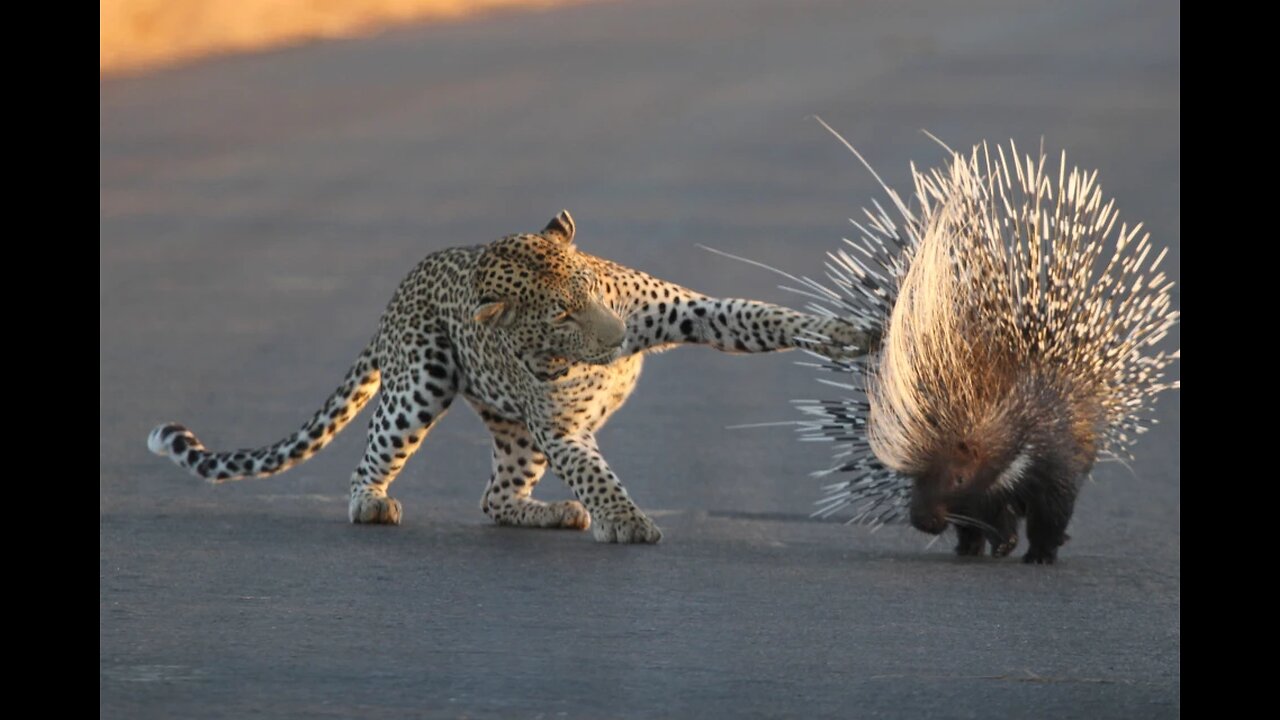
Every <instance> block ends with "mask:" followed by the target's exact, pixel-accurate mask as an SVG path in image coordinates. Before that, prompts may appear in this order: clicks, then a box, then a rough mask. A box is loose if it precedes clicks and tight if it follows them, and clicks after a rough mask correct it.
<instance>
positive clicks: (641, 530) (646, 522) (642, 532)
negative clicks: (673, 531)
mask: <svg viewBox="0 0 1280 720" xmlns="http://www.w3.org/2000/svg"><path fill="white" fill-rule="evenodd" d="M591 532H592V533H593V534H594V535H595V537H596V542H602V543H619V544H623V543H649V544H653V543H656V542H658V541H659V540H661V539H662V531H661V530H659V529H658V526H657V525H654V524H653V521H652V520H650V519H649V518H648V517H646V516H645V514H644V513H642V512H640V511H639V510H635V511H632V512H630V513H627V514H625V515H620V516H616V517H611V518H606V517H601V516H600V515H596V516H595V517H593V518H592V525H591Z"/></svg>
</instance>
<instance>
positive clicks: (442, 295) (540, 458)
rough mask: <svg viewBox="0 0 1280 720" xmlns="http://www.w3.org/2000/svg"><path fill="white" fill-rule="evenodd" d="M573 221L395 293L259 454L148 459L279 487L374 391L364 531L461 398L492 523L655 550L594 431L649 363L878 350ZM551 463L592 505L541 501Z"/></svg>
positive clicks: (358, 486)
mask: <svg viewBox="0 0 1280 720" xmlns="http://www.w3.org/2000/svg"><path fill="white" fill-rule="evenodd" d="M574 234H575V228H574V223H573V218H572V217H571V216H570V215H569V213H568V212H567V211H564V212H561V213H560V214H559V215H557V216H556V217H555V218H553V219H552V221H551V222H550V223H549V224H548V225H547V227H546V228H545V229H544V230H543V231H542V232H541V233H537V234H516V235H509V236H507V237H505V238H502V239H501V240H498V241H496V242H494V243H491V244H488V245H481V246H476V247H467V248H453V249H449V250H443V251H440V252H437V253H434V254H432V255H429V256H428V257H427V258H426V259H424V260H423V261H422V262H421V263H420V264H419V265H418V266H417V267H416V268H415V269H414V270H413V272H411V273H410V274H409V276H408V277H407V278H406V279H405V280H404V281H403V282H402V283H401V285H400V287H399V289H397V290H396V293H395V295H394V296H393V297H392V299H391V302H390V304H389V305H388V307H387V310H386V312H385V313H384V314H383V316H382V319H381V321H380V323H379V325H378V330H377V332H376V333H375V334H374V336H373V339H372V341H371V342H370V343H369V345H368V347H366V348H365V349H364V351H363V352H361V353H360V356H359V357H358V358H357V359H356V361H355V363H354V364H353V365H352V367H351V369H350V370H349V371H348V372H347V375H346V377H345V378H344V379H343V382H342V384H341V385H339V386H338V389H337V390H335V391H334V393H333V394H332V395H330V396H329V398H328V399H327V400H325V402H324V405H323V406H322V407H321V408H320V409H319V410H318V411H316V413H315V414H314V415H312V416H311V418H310V419H309V420H308V421H307V422H306V423H305V424H303V426H302V427H301V428H299V429H298V431H297V432H295V433H293V434H291V435H289V436H287V437H285V438H284V439H283V440H280V441H279V442H276V443H275V444H272V445H268V446H266V447H262V448H258V449H254V450H240V451H235V452H224V453H218V452H213V451H211V450H209V449H207V448H205V447H204V445H202V444H201V443H200V441H199V440H198V439H197V438H196V437H195V435H194V434H192V433H191V432H190V431H189V430H187V429H186V428H185V427H183V426H181V425H178V424H165V425H161V426H159V427H157V428H156V429H155V430H153V431H152V432H151V435H150V437H149V438H148V446H149V447H150V449H151V451H152V452H154V453H156V454H158V455H163V456H167V457H169V458H170V459H171V460H172V461H173V462H175V463H177V464H178V465H180V466H182V467H183V468H186V469H187V470H189V471H191V472H192V473H194V474H195V475H197V476H199V477H202V478H206V479H209V480H211V481H213V482H222V481H227V480H240V479H243V478H248V477H267V476H269V475H275V474H277V473H280V472H283V471H285V470H287V469H289V468H290V467H293V466H294V465H297V464H298V463H301V462H304V461H306V460H307V459H308V458H310V457H311V456H312V455H314V454H316V453H317V452H319V451H320V450H321V449H323V448H324V446H325V445H326V444H328V443H329V441H330V440H332V439H333V437H334V436H335V435H336V434H337V433H338V432H339V431H341V430H342V428H343V427H344V426H345V425H346V424H347V423H349V422H350V421H351V420H352V418H354V417H355V416H356V414H357V413H359V412H360V410H361V408H363V407H364V405H365V404H366V403H368V402H369V401H370V400H371V399H372V398H373V397H374V395H375V394H376V393H378V392H379V391H381V396H380V398H379V401H378V403H377V407H376V409H375V410H374V415H373V419H372V421H371V422H370V424H369V434H368V441H367V444H366V448H365V452H364V456H363V457H362V458H361V460H360V463H359V465H357V467H356V469H355V472H354V473H353V474H352V476H351V501H350V506H349V517H350V520H351V522H353V523H389V524H398V523H399V522H400V520H401V506H400V503H399V501H397V500H395V499H393V498H391V497H389V496H388V495H387V488H388V487H389V486H390V484H391V482H392V481H393V480H394V479H395V478H396V475H397V474H399V472H400V470H401V469H402V468H403V467H404V464H405V462H407V461H408V459H409V457H410V456H412V455H413V453H414V451H415V450H416V449H417V448H418V446H419V445H420V444H421V443H422V440H423V438H425V437H426V435H427V433H428V432H429V431H430V430H431V427H432V426H433V425H434V424H435V423H436V422H437V421H438V420H439V419H440V417H441V416H443V415H444V414H445V412H446V411H447V410H448V409H449V406H450V404H451V403H452V402H453V400H454V399H455V398H456V397H458V396H459V395H460V396H462V397H463V398H464V399H466V401H467V402H468V403H469V404H470V405H471V406H472V407H473V408H474V409H475V410H476V411H477V412H478V413H479V415H480V417H481V419H483V420H484V422H485V424H486V425H487V426H488V428H489V431H490V433H491V434H492V435H493V471H492V474H491V475H490V478H489V482H488V485H487V487H486V488H485V491H484V495H483V497H482V499H481V508H482V509H483V511H484V512H485V514H486V515H488V516H489V517H490V518H492V519H493V520H494V521H495V522H497V523H499V524H503V525H518V526H531V527H566V528H577V529H585V528H587V527H591V528H592V530H593V532H594V535H595V538H596V539H597V540H599V541H601V542H618V543H654V542H657V541H658V540H659V539H660V538H661V537H662V533H661V531H660V530H659V529H658V527H657V526H656V525H654V523H653V522H652V521H651V520H650V519H649V518H648V517H647V516H646V515H645V514H644V513H643V512H642V511H641V510H640V508H639V507H637V506H636V504H635V502H633V501H632V499H631V498H630V496H629V495H628V494H627V491H626V489H625V488H623V486H622V483H621V482H619V480H618V477H617V475H615V474H614V473H613V471H612V470H610V469H609V465H608V463H606V462H605V459H604V457H603V456H602V455H601V454H600V450H599V448H598V447H597V445H596V439H595V433H596V432H597V431H598V430H599V429H600V428H601V427H602V426H603V425H604V423H605V421H607V420H608V419H609V416H610V415H612V414H613V412H614V411H616V410H617V409H618V408H619V407H621V406H622V404H623V402H625V401H626V399H627V397H628V396H629V395H630V394H631V391H632V389H633V388H634V387H635V384H636V381H637V380H638V378H639V377H640V368H641V364H642V363H643V360H644V354H645V353H646V352H650V351H655V350H661V349H665V348H668V347H671V346H674V345H678V344H686V343H696V344H704V345H710V346H711V347H714V348H716V349H718V350H723V351H726V352H769V351H774V350H783V349H788V348H792V347H796V346H798V345H802V344H803V345H806V346H808V347H810V348H812V349H814V350H816V351H819V352H822V353H824V354H826V355H828V356H832V357H837V358H848V357H853V356H857V355H860V354H862V353H863V352H865V348H866V347H867V345H868V344H869V343H870V342H872V341H873V340H874V338H872V337H869V336H868V335H867V334H866V333H864V332H862V331H859V330H857V329H856V328H855V327H854V326H853V325H852V324H850V323H849V322H847V321H845V320H840V319H834V318H825V317H817V316H812V315H805V314H802V313H797V312H794V311H792V310H788V309H786V308H782V307H778V306H775V305H770V304H767V303H762V302H756V301H753V300H722V299H716V298H711V297H707V296H706V295H702V294H700V293H697V292H694V291H692V290H688V289H686V288H683V287H680V286H678V285H674V284H672V283H668V282H664V281H662V280H658V279H657V278H654V277H651V276H649V275H646V274H645V273H643V272H640V271H638V270H632V269H630V268H626V267H623V266H621V265H618V264H616V263H613V262H610V261H608V260H604V259H601V258H597V257H593V256H591V255H587V254H586V253H583V252H581V251H579V250H578V249H577V248H576V247H575V246H574V245H573V239H574ZM548 467H551V468H552V469H554V470H555V471H556V473H557V474H558V475H559V476H560V477H561V478H563V479H564V481H565V482H566V483H567V484H568V486H569V487H570V488H571V489H572V490H573V492H574V495H575V496H576V497H577V500H569V501H564V502H557V503H544V502H541V501H539V500H535V499H534V498H533V497H532V492H533V488H534V486H536V485H537V484H538V481H539V479H541V477H542V474H543V473H544V472H545V471H546V469H547V468H548Z"/></svg>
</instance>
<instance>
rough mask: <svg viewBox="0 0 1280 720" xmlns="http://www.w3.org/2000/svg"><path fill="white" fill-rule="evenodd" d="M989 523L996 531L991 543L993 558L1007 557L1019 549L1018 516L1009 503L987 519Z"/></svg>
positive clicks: (1002, 505) (1001, 506)
mask: <svg viewBox="0 0 1280 720" xmlns="http://www.w3.org/2000/svg"><path fill="white" fill-rule="evenodd" d="M987 522H989V523H990V524H991V527H993V528H995V529H996V534H995V536H994V537H993V538H992V542H991V557H998V558H1002V557H1005V556H1007V555H1008V554H1009V553H1011V552H1013V549H1014V548H1016V547H1018V514H1017V513H1015V512H1014V510H1013V507H1011V506H1010V505H1008V504H1007V503H1004V504H1001V505H1000V507H999V508H997V509H996V510H995V511H994V512H992V514H991V517H989V518H987ZM996 538H998V540H997V539H996Z"/></svg>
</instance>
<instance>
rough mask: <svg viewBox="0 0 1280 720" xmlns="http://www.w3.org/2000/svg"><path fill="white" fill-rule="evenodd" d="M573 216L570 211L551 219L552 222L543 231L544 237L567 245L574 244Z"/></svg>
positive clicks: (563, 211)
mask: <svg viewBox="0 0 1280 720" xmlns="http://www.w3.org/2000/svg"><path fill="white" fill-rule="evenodd" d="M573 231H574V226H573V216H572V215H570V214H569V211H568V210H561V211H560V214H559V215H556V216H555V217H553V218H551V222H549V223H547V226H546V227H545V228H543V229H542V235H543V237H545V238H547V239H548V240H555V241H557V242H560V243H563V244H565V245H572V244H573Z"/></svg>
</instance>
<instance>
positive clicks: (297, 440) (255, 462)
mask: <svg viewBox="0 0 1280 720" xmlns="http://www.w3.org/2000/svg"><path fill="white" fill-rule="evenodd" d="M381 383H382V373H381V372H380V371H379V369H378V363H377V361H376V359H375V357H374V354H373V345H372V344H370V345H369V347H367V348H365V350H364V352H362V353H360V357H358V358H357V359H356V361H355V364H353V365H352V366H351V369H350V370H348V371H347V375H346V377H345V378H343V380H342V384H341V385H339V386H338V389H337V390H335V391H334V392H333V394H332V395H330V396H329V398H328V399H327V400H325V402H324V405H323V406H322V407H321V408H320V409H319V410H317V411H316V413H315V414H314V415H312V416H311V419H310V420H307V422H306V423H305V424H303V426H302V427H301V428H299V429H298V430H297V431H296V432H294V433H292V434H290V435H289V436H287V437H285V438H284V439H283V440H280V441H278V442H275V443H273V444H271V445H267V446H266V447H260V448H256V449H251V450H236V451H234V452H214V451H212V450H209V449H208V448H206V447H205V446H204V444H202V443H201V442H200V440H199V439H198V438H196V436H195V434H194V433H192V432H191V431H190V430H188V429H186V428H185V427H183V426H182V425H179V424H177V423H165V424H163V425H159V426H157V427H156V428H155V429H154V430H152V431H151V434H150V435H149V436H148V437H147V447H148V448H149V449H150V450H151V452H153V453H155V454H156V455H161V456H164V457H167V458H169V459H170V460H172V461H173V462H174V463H176V464H177V465H179V466H180V467H183V468H185V469H187V470H188V471H190V472H191V473H192V474H193V475H196V476H198V477H202V478H204V479H206V480H208V481H210V482H214V483H221V482H227V481H230V480H244V479H246V478H251V477H255V478H262V477H270V476H272V475H277V474H279V473H282V472H284V471H285V470H288V469H289V468H291V467H293V466H294V465H298V464H300V463H303V462H306V461H307V460H308V459H310V458H311V456H313V455H315V454H316V453H318V452H320V451H321V450H323V449H324V446H325V445H328V444H329V442H330V441H331V440H333V438H334V437H335V436H336V435H337V434H338V433H339V432H341V431H342V429H343V428H344V427H346V426H347V424H348V423H350V422H351V421H352V420H354V419H355V417H356V415H358V414H359V413H360V410H361V409H363V408H364V406H365V404H366V403H368V402H369V400H370V398H372V397H373V396H374V395H375V394H376V393H377V392H378V387H379V385H381Z"/></svg>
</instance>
